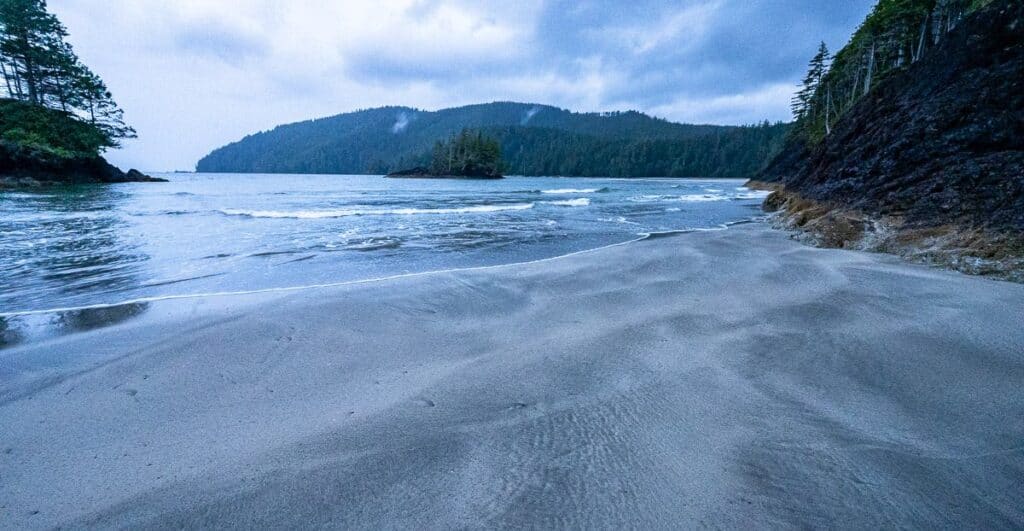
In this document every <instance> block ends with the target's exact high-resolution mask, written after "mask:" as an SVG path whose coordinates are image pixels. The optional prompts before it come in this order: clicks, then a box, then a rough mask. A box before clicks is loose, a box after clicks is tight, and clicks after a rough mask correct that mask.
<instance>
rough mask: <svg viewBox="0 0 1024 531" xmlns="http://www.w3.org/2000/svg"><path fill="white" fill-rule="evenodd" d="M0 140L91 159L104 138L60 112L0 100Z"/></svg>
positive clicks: (87, 125)
mask: <svg viewBox="0 0 1024 531" xmlns="http://www.w3.org/2000/svg"><path fill="white" fill-rule="evenodd" d="M0 139H2V140H5V141H7V142H12V143H15V144H18V145H21V146H25V147H31V148H34V149H38V150H42V151H45V152H47V153H51V154H54V155H58V156H61V157H73V156H93V155H95V154H96V153H97V152H98V151H99V150H100V149H101V148H102V147H103V146H104V145H106V143H107V138H106V137H105V136H104V135H103V133H102V132H101V131H100V130H98V129H97V128H95V127H93V126H92V125H91V124H88V123H86V122H83V121H82V120H80V119H78V118H77V117H75V116H74V115H71V114H69V113H65V112H63V111H58V110H53V109H47V108H45V107H39V106H36V105H30V104H28V103H24V102H20V101H16V100H9V99H0Z"/></svg>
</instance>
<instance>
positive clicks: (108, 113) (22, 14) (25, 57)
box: [0, 0, 135, 147]
mask: <svg viewBox="0 0 1024 531" xmlns="http://www.w3.org/2000/svg"><path fill="white" fill-rule="evenodd" d="M67 37H68V32H67V28H65V27H64V25H63V24H61V22H60V21H59V20H58V19H57V17H56V16H54V15H52V14H51V13H49V12H47V9H46V1H45V0H0V75H2V76H3V79H4V83H3V85H0V96H6V97H7V98H10V99H14V100H18V101H21V102H24V103H27V104H29V105H33V106H37V107H46V108H49V109H55V110H60V111H62V112H65V113H70V114H71V115H74V116H75V117H77V118H78V119H80V120H82V121H85V122H88V123H89V124H90V125H91V126H93V127H95V128H96V129H97V130H98V131H99V132H100V133H101V134H102V135H103V137H104V138H105V141H104V143H103V144H104V145H103V146H102V147H117V146H118V145H119V143H120V140H122V139H125V138H134V137H135V130H133V129H132V128H131V127H129V126H128V125H126V124H125V122H124V117H123V112H122V111H121V109H120V108H119V107H118V106H117V104H116V103H115V102H114V99H113V96H112V95H111V94H110V91H109V90H107V87H106V85H104V83H103V81H102V80H101V79H100V78H99V76H97V75H96V74H94V73H93V72H92V71H91V70H89V68H88V67H86V66H85V65H84V64H82V62H81V61H80V60H79V58H78V56H77V55H76V54H75V52H74V49H72V47H71V45H70V44H69V43H68V42H67V41H66V39H67Z"/></svg>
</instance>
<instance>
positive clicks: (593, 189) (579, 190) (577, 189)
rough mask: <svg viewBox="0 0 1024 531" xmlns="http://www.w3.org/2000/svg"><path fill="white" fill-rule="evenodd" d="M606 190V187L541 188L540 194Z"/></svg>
mask: <svg viewBox="0 0 1024 531" xmlns="http://www.w3.org/2000/svg"><path fill="white" fill-rule="evenodd" d="M606 191H608V189H607V188H582V189H580V188H559V189H557V190H541V191H540V193H542V194H549V195H565V194H597V193H600V192H606Z"/></svg>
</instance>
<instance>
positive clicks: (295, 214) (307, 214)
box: [219, 203, 534, 219]
mask: <svg viewBox="0 0 1024 531" xmlns="http://www.w3.org/2000/svg"><path fill="white" fill-rule="evenodd" d="M533 206H534V205H533V203H515V204H509V205H476V206H467V207H458V208H394V209H378V210H354V209H346V210H294V211H281V210H242V209H236V208H226V209H222V210H220V211H219V212H220V213H222V214H227V215H229V216H246V217H250V218H271V219H326V218H343V217H348V216H388V215H392V216H413V215H417V214H473V213H484V212H505V211H512V210H529V209H531V208H533Z"/></svg>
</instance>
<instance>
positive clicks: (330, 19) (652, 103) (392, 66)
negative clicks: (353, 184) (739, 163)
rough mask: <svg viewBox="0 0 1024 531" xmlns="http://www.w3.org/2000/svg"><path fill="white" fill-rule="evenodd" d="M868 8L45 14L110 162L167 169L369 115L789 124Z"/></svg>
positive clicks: (119, 5)
mask: <svg viewBox="0 0 1024 531" xmlns="http://www.w3.org/2000/svg"><path fill="white" fill-rule="evenodd" d="M873 3H874V0H832V1H826V0H675V1H670V0H632V1H630V2H622V1H621V0H589V1H581V0H520V1H517V2H505V1H498V0H475V1H469V0H382V1H380V2H376V1H375V2H369V1H367V2H360V1H357V0H348V1H342V2H337V1H335V0H308V1H304V2H299V3H291V2H289V3H282V2H278V1H276V0H237V1H236V2H232V3H231V4H230V5H227V4H224V3H219V2H209V3H208V2H198V1H183V2H164V1H163V0H109V1H108V4H109V5H107V7H106V10H107V11H108V14H109V16H104V17H103V23H102V24H100V23H98V22H97V20H98V18H97V17H96V16H95V9H96V6H95V4H94V3H93V2H92V1H91V0H64V1H62V2H52V3H51V8H52V9H53V10H54V11H56V12H57V14H58V15H59V16H60V17H61V18H62V19H63V20H64V21H65V23H66V24H67V25H68V27H69V29H70V31H71V35H72V37H71V38H72V42H73V43H74V44H75V46H76V49H77V50H78V51H79V53H80V55H82V57H83V59H84V60H85V61H86V62H87V63H88V64H90V66H92V67H93V69H94V70H96V71H97V72H98V73H99V74H100V75H101V76H103V77H104V79H106V80H107V84H108V85H109V86H110V87H111V89H112V90H113V91H114V94H115V96H116V97H117V99H118V100H119V102H121V104H122V106H123V107H124V108H125V111H126V115H127V118H128V120H129V121H131V122H132V123H133V124H134V125H135V126H136V129H138V131H139V135H140V138H139V139H138V140H137V141H133V142H130V143H128V145H127V146H126V147H125V148H124V149H123V150H121V151H119V152H117V153H112V154H111V158H112V160H113V161H114V162H115V163H119V164H122V165H126V166H127V165H131V166H140V167H142V168H144V169H151V170H161V169H175V168H188V167H191V166H192V164H194V162H195V160H197V159H198V158H199V157H201V156H202V155H204V154H205V153H206V152H208V151H209V150H210V149H213V148H215V147H218V146H219V145H222V144H224V143H227V142H229V141H233V140H236V139H237V138H239V137H241V136H243V135H245V134H248V133H251V132H254V131H256V130H260V129H266V128H269V127H272V126H274V125H276V124H279V123H283V122H288V121H297V120H303V119H308V118H314V117H318V116H323V115H329V114H336V113H339V112H347V111H352V110H356V109H359V108H367V107H374V106H381V105H407V106H411V107H417V108H425V109H436V108H440V107H446V106H453V105H462V104H467V103H477V102H486V101H494V100H518V101H528V102H535V103H548V104H553V105H557V106H561V107H566V108H570V109H574V110H581V111H598V110H623V109H627V108H631V109H637V110H641V111H645V112H650V113H652V114H656V115H659V116H662V117H665V118H669V119H673V120H680V121H694V122H703V123H752V122H756V121H760V120H762V119H770V120H779V119H787V118H788V101H789V97H790V95H791V92H792V87H793V86H794V85H795V84H796V83H797V81H798V80H799V78H800V77H801V75H802V73H803V71H804V70H805V68H806V63H807V60H808V59H809V58H810V56H811V55H812V54H813V53H814V51H815V48H816V46H817V43H818V41H820V40H825V41H826V42H827V43H828V44H829V45H830V46H832V47H834V48H837V47H839V46H841V45H842V44H844V42H845V41H846V39H847V38H848V37H849V35H850V33H851V32H852V31H853V29H854V28H855V27H856V25H857V24H858V23H859V22H860V21H861V20H863V18H864V16H865V15H866V14H867V12H868V10H869V9H870V7H871V5H872V4H873ZM169 80H172V81H170V82H169ZM399 118H400V117H396V125H397V124H400V123H401V120H399ZM524 118H525V117H524Z"/></svg>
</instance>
